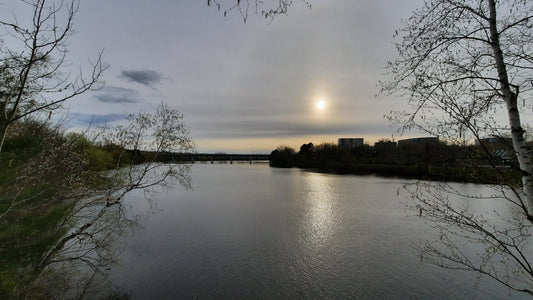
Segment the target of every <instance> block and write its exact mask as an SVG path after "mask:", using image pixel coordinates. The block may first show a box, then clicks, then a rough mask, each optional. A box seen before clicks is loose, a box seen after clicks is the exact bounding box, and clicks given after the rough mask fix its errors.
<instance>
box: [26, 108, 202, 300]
mask: <svg viewBox="0 0 533 300" xmlns="http://www.w3.org/2000/svg"><path fill="white" fill-rule="evenodd" d="M113 131H114V132H113V133H107V134H105V135H103V136H100V135H98V137H101V138H104V139H105V141H106V142H113V143H114V144H117V145H119V146H121V147H122V149H125V152H124V153H123V155H122V156H121V157H122V160H123V161H122V162H123V163H124V162H125V163H127V166H126V167H121V165H122V164H120V162H119V163H118V164H117V168H116V169H114V170H112V171H109V172H106V173H105V174H102V175H103V176H105V177H106V178H109V179H110V180H108V181H107V183H108V184H106V185H101V188H100V189H99V190H95V189H94V188H91V189H74V190H72V193H70V194H69V199H71V201H70V202H69V203H70V205H71V206H72V208H71V213H70V214H68V215H67V216H66V217H65V219H64V220H63V222H61V224H58V226H59V227H60V228H58V230H61V228H63V230H66V231H67V233H66V234H65V235H64V236H63V237H62V238H61V239H59V240H58V241H57V242H56V243H55V245H53V247H51V248H50V249H49V250H48V251H47V252H46V253H44V254H43V256H42V258H41V260H40V262H39V263H38V264H36V265H35V266H33V268H34V271H35V272H38V273H42V276H41V280H39V281H38V282H37V283H38V284H44V285H46V282H50V281H53V282H54V283H53V286H51V287H50V289H51V290H54V289H58V287H62V289H59V290H60V291H59V293H65V292H72V285H73V284H74V283H76V282H81V281H85V282H86V283H87V285H83V288H82V289H81V290H80V291H78V292H79V293H83V292H85V291H86V290H87V288H88V286H89V284H91V281H93V280H94V279H95V278H96V277H95V275H100V276H99V277H100V278H104V277H105V271H106V270H107V269H108V268H109V264H110V263H111V262H113V261H114V259H116V254H117V250H120V247H119V246H118V244H117V242H118V241H119V238H120V236H121V234H123V232H124V231H125V230H128V229H130V228H131V227H132V226H135V224H136V220H135V218H133V219H132V218H131V216H128V214H127V210H126V206H125V205H124V197H125V196H126V195H127V194H128V193H130V192H131V191H134V190H140V191H142V192H143V193H145V195H147V200H150V198H149V197H148V195H149V191H150V188H151V187H154V186H165V185H169V184H171V185H173V186H175V185H176V184H179V185H181V186H183V187H185V188H189V187H190V185H191V178H190V176H189V168H190V166H189V165H188V164H182V163H181V164H169V163H162V162H159V160H160V158H161V155H162V154H164V153H168V152H170V151H193V150H194V144H193V142H192V141H191V139H190V138H189V130H188V128H187V127H186V126H185V123H184V122H183V116H182V115H181V113H180V112H179V111H177V110H175V109H172V108H170V107H168V106H167V105H164V104H161V105H160V106H159V107H158V108H157V111H156V112H155V113H138V114H132V115H130V116H129V117H128V124H127V125H126V126H118V127H117V128H115V129H113ZM141 152H142V153H143V154H144V156H143V157H142V162H141V161H140V158H139V155H142V154H141ZM124 160H127V161H124ZM139 162H141V163H139ZM137 163H138V164H137ZM67 200H68V199H67ZM83 270H86V272H83ZM58 273H59V274H58ZM67 274H68V276H65V275H67ZM87 275H88V276H87ZM43 282H45V283H43ZM59 283H62V284H60V285H59ZM76 297H80V298H81V297H82V295H76Z"/></svg>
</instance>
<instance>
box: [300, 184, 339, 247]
mask: <svg viewBox="0 0 533 300" xmlns="http://www.w3.org/2000/svg"><path fill="white" fill-rule="evenodd" d="M304 193H305V197H304V199H305V202H306V206H307V208H306V210H305V218H304V228H305V231H306V235H307V237H308V239H309V242H310V243H312V244H313V245H315V246H321V245H323V244H325V243H327V241H328V240H329V238H330V237H331V236H332V235H333V233H334V232H335V227H336V222H337V220H336V216H335V202H336V199H335V192H334V190H333V188H332V186H331V182H330V177H329V176H328V175H324V174H316V173H308V174H307V176H305V191H304Z"/></svg>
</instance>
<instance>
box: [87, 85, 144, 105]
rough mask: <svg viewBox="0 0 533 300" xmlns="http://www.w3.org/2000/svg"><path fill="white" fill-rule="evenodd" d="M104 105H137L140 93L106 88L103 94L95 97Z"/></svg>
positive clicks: (119, 88) (117, 88)
mask: <svg viewBox="0 0 533 300" xmlns="http://www.w3.org/2000/svg"><path fill="white" fill-rule="evenodd" d="M94 97H95V98H96V99H97V100H98V101H100V102H103V103H137V102H139V100H138V93H137V92H136V91H135V90H132V89H125V88H121V87H105V88H104V89H103V90H102V93H101V94H98V95H96V96H94Z"/></svg>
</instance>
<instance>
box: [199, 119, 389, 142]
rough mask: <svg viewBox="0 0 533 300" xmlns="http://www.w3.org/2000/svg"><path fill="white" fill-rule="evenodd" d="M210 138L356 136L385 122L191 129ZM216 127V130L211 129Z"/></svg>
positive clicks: (238, 124) (380, 128)
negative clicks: (199, 131) (197, 130)
mask: <svg viewBox="0 0 533 300" xmlns="http://www.w3.org/2000/svg"><path fill="white" fill-rule="evenodd" d="M194 127H195V128H196V129H199V130H201V131H202V132H204V134H205V137H209V138H261V137H298V136H313V135H339V137H340V136H358V135H374V134H381V133H382V132H386V131H388V129H387V124H386V123H385V122H382V121H381V120H380V121H376V122H370V123H342V122H338V123H334V122H333V123H328V124H327V125H321V124H315V123H307V122H297V121H295V122H287V121H252V120H247V121H236V122H223V121H222V122H204V123H203V124H198V126H194ZM213 128H216V131H214V130H213Z"/></svg>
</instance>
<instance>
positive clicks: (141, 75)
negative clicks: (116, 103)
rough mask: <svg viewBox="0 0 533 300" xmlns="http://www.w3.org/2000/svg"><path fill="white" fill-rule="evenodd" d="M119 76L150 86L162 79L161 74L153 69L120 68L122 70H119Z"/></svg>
mask: <svg viewBox="0 0 533 300" xmlns="http://www.w3.org/2000/svg"><path fill="white" fill-rule="evenodd" d="M120 77H121V78H124V79H126V80H128V81H133V82H137V83H140V84H142V85H146V86H149V87H151V88H153V87H154V85H155V84H157V83H159V82H161V80H163V76H162V75H161V74H160V73H158V72H156V71H153V70H122V72H120Z"/></svg>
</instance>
